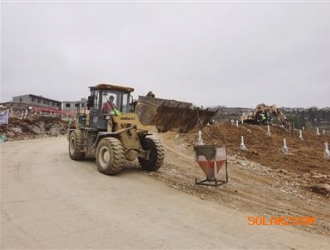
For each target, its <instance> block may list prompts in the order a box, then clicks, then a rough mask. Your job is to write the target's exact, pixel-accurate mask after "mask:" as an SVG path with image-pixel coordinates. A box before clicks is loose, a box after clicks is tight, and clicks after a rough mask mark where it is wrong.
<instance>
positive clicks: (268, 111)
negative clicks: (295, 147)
mask: <svg viewBox="0 0 330 250" xmlns="http://www.w3.org/2000/svg"><path fill="white" fill-rule="evenodd" d="M272 116H275V117H277V119H278V120H279V121H280V122H281V126H282V127H283V129H284V130H285V131H286V132H289V131H291V130H292V125H291V123H290V122H289V121H288V119H287V118H286V116H285V115H284V114H283V112H282V111H281V110H280V109H279V108H278V107H277V106H276V105H275V104H274V105H272V106H267V105H265V104H264V103H262V104H259V105H258V106H257V107H256V108H255V109H254V110H253V112H252V114H243V115H242V116H241V118H240V120H241V122H243V123H248V124H265V125H267V124H271V121H272ZM263 117H264V118H263Z"/></svg>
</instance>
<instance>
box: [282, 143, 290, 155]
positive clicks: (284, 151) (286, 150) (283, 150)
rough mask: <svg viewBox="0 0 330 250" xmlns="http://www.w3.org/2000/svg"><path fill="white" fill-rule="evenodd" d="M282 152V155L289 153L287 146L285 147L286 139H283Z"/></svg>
mask: <svg viewBox="0 0 330 250" xmlns="http://www.w3.org/2000/svg"><path fill="white" fill-rule="evenodd" d="M282 152H283V153H284V154H286V155H287V154H288V153H289V148H288V147H287V145H286V139H283V148H282Z"/></svg>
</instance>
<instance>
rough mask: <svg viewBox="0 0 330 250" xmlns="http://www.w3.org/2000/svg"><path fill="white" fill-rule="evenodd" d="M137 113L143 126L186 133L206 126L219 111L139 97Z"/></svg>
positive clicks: (162, 130)
mask: <svg viewBox="0 0 330 250" xmlns="http://www.w3.org/2000/svg"><path fill="white" fill-rule="evenodd" d="M135 111H136V113H137V114H138V117H139V119H140V121H141V123H142V124H143V125H150V126H156V127H157V129H158V131H159V132H166V131H168V130H179V131H180V132H183V133H186V132H188V131H189V130H191V129H193V128H195V127H196V126H205V125H206V124H207V123H208V122H209V121H210V120H211V118H212V117H213V116H214V115H215V114H216V112H217V110H215V111H211V110H207V109H199V108H194V107H193V105H192V103H189V102H179V101H175V100H166V99H159V98H152V97H145V96H139V99H138V103H137V105H136V110H135Z"/></svg>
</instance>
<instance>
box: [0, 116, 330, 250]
mask: <svg viewBox="0 0 330 250" xmlns="http://www.w3.org/2000/svg"><path fill="white" fill-rule="evenodd" d="M44 119H46V118H42V119H41V121H40V119H39V118H38V119H35V120H31V121H29V122H26V121H19V120H16V121H14V122H11V125H10V126H8V127H7V128H3V127H2V130H1V133H2V134H6V136H7V138H8V140H9V142H4V143H1V175H2V178H1V197H2V198H1V213H2V216H1V217H2V219H1V225H2V233H1V236H2V237H1V238H2V239H1V248H3V249H7V248H49V247H52V248H54V247H55V248H83V247H86V246H89V247H90V248H98V247H99V248H106V246H107V245H106V244H109V243H110V245H111V246H112V247H114V248H125V247H126V248H194V247H195V248H196V247H197V248H217V246H219V247H223V248H242V247H243V248H254V249H256V248H259V249H260V248H268V249H270V248H276V246H278V247H280V248H287V249H293V248H307V249H311V248H314V249H316V248H324V249H327V248H328V247H329V246H330V240H329V241H327V240H325V239H329V236H330V209H329V207H330V188H329V187H330V159H326V158H325V157H324V142H329V141H330V140H329V139H330V136H329V135H326V134H321V135H319V136H318V135H316V133H315V132H316V131H304V132H303V138H304V140H303V141H302V140H300V139H298V131H295V133H294V135H290V134H287V133H286V132H285V131H283V130H282V129H281V128H280V127H276V126H272V127H271V133H272V136H271V137H267V136H266V132H267V127H266V126H257V125H247V124H244V125H239V126H238V127H236V126H235V125H231V124H228V123H221V124H214V125H209V126H206V127H204V128H203V129H202V130H201V131H202V136H203V140H204V143H205V144H212V143H214V144H217V145H226V146H227V152H228V174H229V182H228V183H227V184H225V185H222V186H219V187H208V186H200V185H195V178H196V177H198V179H202V178H204V175H203V173H202V171H201V170H200V168H199V167H198V166H196V164H195V160H194V145H195V142H196V139H197V135H198V130H194V131H190V132H189V133H186V134H182V133H175V132H167V133H163V134H160V133H157V132H156V131H153V136H155V137H158V138H160V139H161V140H162V141H163V144H164V146H165V151H166V158H165V163H164V166H163V167H162V168H160V169H159V170H158V171H157V172H145V171H142V170H141V169H140V168H139V166H138V164H137V163H133V164H128V165H127V167H126V168H125V169H124V170H123V172H122V173H121V174H119V175H118V176H112V177H109V176H104V175H102V174H100V173H98V171H97V168H96V165H95V162H94V159H93V158H88V159H87V160H86V161H83V162H74V161H71V160H70V159H69V156H68V152H67V141H66V139H65V138H64V137H63V135H64V133H65V130H66V127H67V122H62V121H60V122H58V121H57V120H56V121H52V122H51V123H49V125H47V124H48V121H47V119H46V120H44ZM22 124H23V125H22ZM37 124H39V125H37ZM52 124H54V126H55V128H56V129H53V126H52ZM37 127H39V128H41V130H40V129H39V130H38V129H37ZM32 128H34V130H33V129H32ZM31 131H32V132H31ZM33 131H34V132H33ZM49 131H52V132H49ZM53 136H55V137H58V138H46V139H34V140H28V139H30V138H40V137H53ZM241 136H244V139H245V145H246V147H247V149H248V150H247V151H241V150H240V147H239V144H240V142H241ZM284 138H285V139H286V140H287V146H288V148H289V154H287V155H285V154H283V152H282V146H283V139H284ZM12 140H14V141H15V142H11V141H12ZM22 140H24V141H22ZM223 170H224V169H222V170H221V171H220V173H219V174H220V175H219V177H220V178H223V176H224V172H223ZM126 180H127V181H126ZM143 183H145V185H144V184H143ZM156 183H158V184H156ZM162 183H163V184H166V185H167V186H169V187H170V190H172V191H167V189H164V185H162ZM141 185H142V186H141ZM143 185H144V186H143ZM153 190H154V191H153ZM171 197H172V198H171ZM174 197H176V198H174ZM189 197H191V198H189ZM152 200H154V202H153V201H152ZM144 202H145V203H144ZM194 204H195V205H194ZM203 204H204V205H203ZM201 206H202V207H201ZM107 209H110V210H111V211H112V212H111V213H108V212H106V210H107ZM203 210H205V214H203V212H202V211H203ZM168 211H170V213H169V212H168ZM221 211H222V212H221ZM127 213H128V214H127ZM130 213H131V214H130ZM97 214H98V215H97ZM173 214H179V215H180V216H179V217H177V216H174V215H173ZM198 214H199V215H198ZM226 215H227V218H228V219H226ZM199 216H200V217H199ZM248 216H254V217H257V216H260V217H266V218H270V217H272V216H275V217H278V216H298V217H303V216H307V217H315V219H316V224H315V225H309V226H293V225H291V226H252V227H251V226H247V224H248V220H247V217H248ZM98 217H100V218H99V219H97V218H98ZM102 218H103V219H102ZM166 218H168V219H167V220H166ZM121 220H123V221H121ZM190 220H191V221H190ZM188 221H189V222H188ZM112 222H114V224H113V223H112ZM153 223H155V225H156V224H157V225H158V224H159V223H160V224H161V225H163V226H165V227H167V228H168V229H171V230H172V233H170V232H171V230H169V231H168V230H163V229H161V228H159V227H158V226H157V227H156V228H155V226H151V225H152V224H153ZM178 223H179V224H180V225H181V226H178ZM216 224H217V225H218V226H216ZM110 225H112V226H111V228H110ZM127 225H129V226H130V227H131V229H130V230H131V231H132V232H131V231H130V232H131V233H128V232H127V231H125V230H127V229H126V228H127V227H126V226H127ZM225 225H226V226H225ZM56 227H58V228H57V229H56ZM98 227H99V228H98ZM139 227H140V228H139ZM192 227H195V229H194V230H193V231H194V232H192V229H191V228H192ZM208 227H209V229H207V228H208ZM85 228H88V229H85ZM221 228H224V229H223V230H222V229H221ZM199 229H200V230H202V231H200V230H199ZM118 230H119V232H120V234H118V235H117V237H115V236H114V235H113V234H115V231H116V232H117V231H118ZM141 230H142V231H141ZM216 230H219V231H218V232H219V233H220V234H221V235H222V236H223V237H222V240H223V241H222V243H221V242H220V241H219V242H218V243H217V241H215V242H213V241H210V240H211V238H212V239H214V240H216V237H217V233H216ZM228 230H229V231H230V232H229V231H228ZM106 231H107V232H111V236H107V234H106V233H105V232H106ZM137 231H139V232H140V233H138V234H134V233H133V232H135V233H136V232H137ZM156 231H158V232H159V233H155V232H156ZM213 231H214V233H212V232H213ZM227 231H228V232H227ZM249 231H250V232H251V233H253V234H256V235H255V236H253V237H252V236H251V235H250V234H248V233H247V232H249ZM188 232H189V233H188ZM238 234H240V235H245V236H244V237H243V238H242V239H238V238H240V237H238V236H237V235H238ZM124 235H127V237H128V236H129V235H130V236H129V238H130V239H131V240H132V241H127V238H125V237H124ZM146 235H149V236H148V237H149V239H145V238H143V237H145V236H146ZM174 235H177V236H178V237H175V236H174ZM180 235H181V238H180ZM230 235H232V236H230ZM78 236H79V237H78ZM173 237H174V238H175V239H176V240H177V241H176V243H175V241H172V240H171V239H174V238H173ZM237 237H238V238H237ZM320 237H322V238H320ZM244 238H245V239H244ZM84 239H86V240H84ZM87 239H89V240H87ZM206 239H207V241H205V240H206ZM203 240H204V241H205V242H204V241H203ZM134 241H135V242H136V243H134ZM248 242H251V244H250V245H247V243H248ZM318 243H319V244H318ZM134 244H135V245H134ZM276 244H280V245H276ZM281 244H282V245H281ZM203 246H204V247H203ZM290 247H291V248H290Z"/></svg>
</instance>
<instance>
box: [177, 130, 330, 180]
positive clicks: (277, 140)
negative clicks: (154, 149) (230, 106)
mask: <svg viewBox="0 0 330 250" xmlns="http://www.w3.org/2000/svg"><path fill="white" fill-rule="evenodd" d="M270 131H271V137H269V136H266V132H267V126H256V125H248V124H247V125H243V126H241V125H240V126H239V127H236V126H233V125H231V124H217V125H210V126H207V127H205V128H204V129H203V130H202V133H203V139H204V143H205V144H210V143H214V144H217V145H227V147H228V154H229V155H239V156H241V157H243V158H245V159H247V160H250V161H253V162H257V163H259V164H261V165H263V166H267V167H269V168H271V169H282V170H287V171H290V172H292V173H294V174H297V175H298V176H299V177H301V178H303V179H305V180H307V181H308V183H309V184H310V185H311V186H312V185H314V184H320V183H321V184H322V183H323V184H330V159H326V158H325V157H324V143H325V142H328V141H330V136H329V135H323V134H322V135H316V133H315V132H312V131H304V133H303V140H300V139H299V133H298V131H295V133H294V134H293V135H291V134H288V133H286V132H285V131H284V130H283V129H282V128H280V127H278V126H271V128H270ZM197 133H198V131H196V130H195V131H191V132H190V133H188V134H181V135H180V136H181V138H182V140H184V141H185V143H186V144H188V145H194V143H195V141H196V135H197ZM241 136H244V142H245V145H246V147H247V151H241V150H240V147H239V145H240V142H241ZM283 139H286V142H287V146H288V148H289V153H288V154H284V153H283V152H282V147H283Z"/></svg>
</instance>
